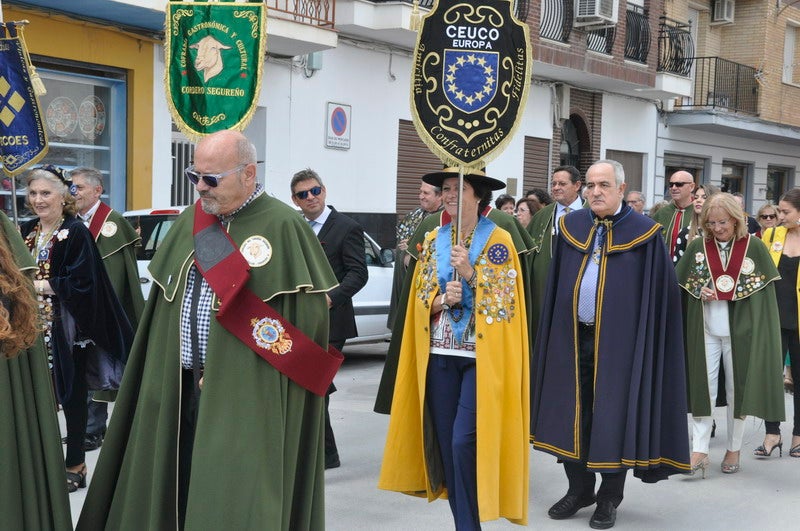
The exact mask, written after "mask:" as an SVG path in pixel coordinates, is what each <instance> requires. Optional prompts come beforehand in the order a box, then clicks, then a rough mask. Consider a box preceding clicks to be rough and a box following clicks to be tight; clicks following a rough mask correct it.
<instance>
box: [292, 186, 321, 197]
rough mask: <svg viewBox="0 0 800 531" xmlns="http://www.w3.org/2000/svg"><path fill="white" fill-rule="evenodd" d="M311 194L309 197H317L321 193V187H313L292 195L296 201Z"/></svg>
mask: <svg viewBox="0 0 800 531" xmlns="http://www.w3.org/2000/svg"><path fill="white" fill-rule="evenodd" d="M309 192H311V195H313V196H314V197H317V196H318V195H319V194H321V193H322V187H321V186H314V187H313V188H309V189H308V190H303V191H300V192H297V193H296V194H294V196H295V197H296V198H297V199H305V198H307V197H308V193H309Z"/></svg>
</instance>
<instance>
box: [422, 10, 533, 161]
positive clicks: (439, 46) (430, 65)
mask: <svg viewBox="0 0 800 531" xmlns="http://www.w3.org/2000/svg"><path fill="white" fill-rule="evenodd" d="M413 61H414V64H413V71H412V79H411V104H412V105H411V107H412V118H413V119H414V126H415V127H416V129H417V133H418V134H419V136H420V138H421V139H422V141H423V142H425V144H426V145H427V146H428V147H429V148H430V149H431V151H433V152H434V154H435V155H437V156H438V157H439V158H440V159H441V160H442V161H443V162H444V163H445V165H448V166H457V167H464V168H466V169H479V168H481V167H482V166H485V165H486V162H488V161H489V160H491V159H493V158H495V157H496V156H497V155H499V154H500V152H501V151H502V150H503V148H505V146H506V145H507V144H508V142H509V141H510V140H511V137H512V136H513V133H514V131H515V128H516V125H517V123H518V121H519V118H520V117H521V115H522V112H523V111H524V109H525V103H526V100H527V97H528V90H529V87H530V79H531V63H532V59H531V53H530V37H529V34H528V26H527V25H526V24H524V23H522V22H520V21H519V20H517V19H516V18H515V17H514V14H513V13H512V2H510V1H509V0H464V1H458V0H456V1H455V2H450V1H448V2H443V1H441V0H438V1H437V2H436V3H435V4H434V7H433V9H432V10H431V11H430V13H429V14H428V15H427V16H426V17H425V18H424V20H423V22H422V29H421V31H420V34H419V37H418V40H417V46H416V48H415V50H414V58H413Z"/></svg>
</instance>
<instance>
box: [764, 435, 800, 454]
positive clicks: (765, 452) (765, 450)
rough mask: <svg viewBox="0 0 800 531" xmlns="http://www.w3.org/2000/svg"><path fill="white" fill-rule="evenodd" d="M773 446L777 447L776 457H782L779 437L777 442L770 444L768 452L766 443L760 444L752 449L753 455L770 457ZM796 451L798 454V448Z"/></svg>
mask: <svg viewBox="0 0 800 531" xmlns="http://www.w3.org/2000/svg"><path fill="white" fill-rule="evenodd" d="M764 442H766V441H764ZM775 448H777V449H778V457H783V440H781V439H778V442H777V443H775V444H774V445H772V448H770V449H769V452H768V451H767V447H766V445H764V444H762V445H761V446H759V447H758V448H756V449H755V450H753V455H754V456H756V457H772V452H774V451H775ZM790 453H791V452H790ZM798 453H799V454H800V448H799V449H798ZM798 457H800V455H798Z"/></svg>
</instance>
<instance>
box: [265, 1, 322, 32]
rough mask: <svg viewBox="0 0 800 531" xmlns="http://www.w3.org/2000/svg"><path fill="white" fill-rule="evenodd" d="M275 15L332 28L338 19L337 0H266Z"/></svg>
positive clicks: (270, 10) (271, 12)
mask: <svg viewBox="0 0 800 531" xmlns="http://www.w3.org/2000/svg"><path fill="white" fill-rule="evenodd" d="M265 3H266V4H267V9H268V10H269V13H270V15H271V16H273V17H277V18H283V19H286V20H293V21H294V22H300V23H302V24H308V25H310V26H322V27H329V28H332V27H333V25H334V22H335V19H336V1H335V0H265Z"/></svg>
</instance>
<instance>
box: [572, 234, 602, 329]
mask: <svg viewBox="0 0 800 531" xmlns="http://www.w3.org/2000/svg"><path fill="white" fill-rule="evenodd" d="M605 229H606V227H605V225H603V224H602V223H601V224H599V225H597V231H596V232H595V238H594V247H593V248H592V255H591V256H590V257H589V261H588V262H587V264H586V269H585V270H584V272H583V278H582V279H581V287H580V293H579V295H578V321H580V322H582V323H594V319H595V304H596V302H597V273H598V271H599V269H600V259H601V257H602V250H603V237H604V236H605Z"/></svg>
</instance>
